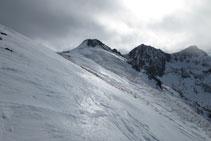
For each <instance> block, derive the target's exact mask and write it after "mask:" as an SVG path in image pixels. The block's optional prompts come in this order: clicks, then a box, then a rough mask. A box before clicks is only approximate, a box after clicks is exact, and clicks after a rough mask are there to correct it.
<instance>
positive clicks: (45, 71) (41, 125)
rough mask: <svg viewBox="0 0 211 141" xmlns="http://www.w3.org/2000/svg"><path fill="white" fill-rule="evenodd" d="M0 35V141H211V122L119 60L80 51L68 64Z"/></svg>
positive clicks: (43, 50) (24, 41)
mask: <svg viewBox="0 0 211 141" xmlns="http://www.w3.org/2000/svg"><path fill="white" fill-rule="evenodd" d="M0 31H1V32H3V33H6V34H7V35H3V34H0V37H1V39H2V40H0V140H1V141H14V140H15V141H37V140H43V141H67V140H68V141H69V140H91V141H95V140H96V141H100V140H108V141H110V140H121V141H123V140H146V141H149V140H155V141H157V140H163V141H169V140H175V141H178V140H181V141H183V140H184V141H199V140H201V141H209V140H211V129H210V128H211V125H210V124H209V122H207V121H206V120H204V119H203V118H202V117H201V116H199V115H198V114H196V113H195V112H194V111H193V110H191V109H190V108H189V107H188V106H186V105H185V104H184V103H183V102H182V101H181V100H180V99H179V98H177V97H179V96H178V93H176V92H175V91H173V90H171V89H170V88H169V87H166V88H165V90H163V91H159V90H158V89H156V88H155V87H156V86H153V85H149V84H151V83H150V82H147V77H146V76H145V75H144V74H143V75H142V74H138V73H137V72H136V71H135V70H134V69H132V68H131V66H130V65H128V64H127V63H126V61H125V60H124V58H122V57H121V56H118V55H117V54H115V53H111V52H108V51H104V50H102V49H98V48H96V49H95V48H91V49H90V48H83V47H81V48H78V49H75V50H74V51H72V53H71V54H73V57H72V56H70V55H69V54H68V53H65V54H64V57H65V58H68V59H69V60H70V61H69V60H67V59H65V58H63V57H62V56H60V55H59V54H57V53H54V52H53V51H51V50H49V49H47V48H45V47H43V46H42V45H40V44H37V43H35V42H34V41H32V40H30V39H28V38H26V37H24V36H22V35H20V34H18V33H16V32H14V31H12V30H10V29H8V28H5V27H4V26H0ZM84 47H85V46H84ZM98 53H100V54H98ZM90 55H91V56H90ZM99 59H101V60H99ZM104 59H105V60H104ZM98 61H100V63H101V64H103V65H100V64H98ZM109 61H111V62H112V64H110V63H111V62H109ZM109 64H110V65H109ZM107 65H108V66H107ZM105 66H107V68H106V67H105ZM122 68H124V70H121V69H122ZM118 72H120V74H118ZM136 74H137V76H136ZM140 76H142V77H143V79H142V77H140ZM145 81H146V82H145ZM172 95H173V96H172Z"/></svg>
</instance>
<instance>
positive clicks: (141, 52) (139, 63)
mask: <svg viewBox="0 0 211 141" xmlns="http://www.w3.org/2000/svg"><path fill="white" fill-rule="evenodd" d="M170 58H171V56H170V54H167V53H164V52H163V51H161V50H160V49H155V48H153V47H151V46H147V45H144V44H142V45H140V46H138V47H136V48H135V49H133V50H132V51H131V52H129V54H128V63H130V64H131V65H132V66H133V68H135V69H136V70H137V71H140V70H141V69H144V70H145V71H146V73H147V74H149V75H152V76H157V75H158V76H162V75H163V73H164V71H165V65H166V63H167V62H169V61H170Z"/></svg>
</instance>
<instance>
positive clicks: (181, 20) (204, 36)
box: [149, 0, 211, 51]
mask: <svg viewBox="0 0 211 141" xmlns="http://www.w3.org/2000/svg"><path fill="white" fill-rule="evenodd" d="M187 8H188V7H187ZM149 28H150V29H151V30H153V31H154V32H157V33H160V34H166V37H167V36H171V35H175V34H185V35H186V37H184V38H183V37H181V39H178V41H177V42H178V44H176V45H175V47H176V48H180V49H182V48H184V47H187V46H189V45H192V44H196V45H198V46H199V47H200V48H202V49H204V50H207V51H209V50H211V40H210V37H211V32H209V31H208V30H209V29H211V1H210V0H204V1H201V3H199V5H198V6H196V7H194V8H193V9H191V10H190V11H187V12H180V11H178V13H173V14H170V15H168V16H166V17H164V18H163V20H162V21H161V22H159V23H150V24H149ZM175 40H176V39H175ZM178 46H179V47H178Z"/></svg>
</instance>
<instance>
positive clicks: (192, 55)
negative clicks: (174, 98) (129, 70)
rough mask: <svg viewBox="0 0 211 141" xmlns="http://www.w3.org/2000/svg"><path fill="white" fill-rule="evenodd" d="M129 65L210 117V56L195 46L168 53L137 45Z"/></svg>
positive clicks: (130, 56) (130, 57) (129, 58)
mask: <svg viewBox="0 0 211 141" xmlns="http://www.w3.org/2000/svg"><path fill="white" fill-rule="evenodd" d="M127 57H128V62H129V63H130V64H132V66H133V67H134V68H136V69H137V70H138V71H139V70H143V71H145V72H146V73H147V74H148V75H150V76H153V78H156V80H159V81H161V82H162V83H164V84H165V85H168V86H169V87H171V88H172V89H174V90H176V91H177V92H179V94H180V95H181V97H182V98H183V99H185V100H186V102H187V103H189V104H190V105H191V106H193V107H194V108H195V109H196V110H197V112H198V113H200V114H202V115H205V117H208V118H211V57H210V56H208V55H207V53H206V52H204V51H202V50H200V49H199V48H198V47H196V46H190V47H188V48H186V49H184V50H182V51H180V52H177V53H173V54H167V53H164V52H163V51H161V50H159V49H155V48H153V47H151V46H146V45H143V44H142V45H140V46H138V47H136V48H135V49H133V50H132V51H131V52H130V53H129V54H128V55H127Z"/></svg>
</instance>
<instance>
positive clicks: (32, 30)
mask: <svg viewBox="0 0 211 141" xmlns="http://www.w3.org/2000/svg"><path fill="white" fill-rule="evenodd" d="M0 23H1V24H3V25H5V26H8V27H10V28H12V29H14V30H16V31H18V32H20V33H22V34H24V35H26V36H28V37H30V38H32V39H34V40H36V41H37V42H41V43H43V44H45V45H46V46H48V47H49V48H52V49H53V50H56V51H61V50H66V49H71V48H74V47H76V46H78V45H79V44H80V43H81V42H82V41H83V40H84V39H87V38H97V39H100V40H101V41H102V42H104V43H105V44H107V45H108V46H110V47H112V48H117V49H119V50H120V51H129V50H131V49H133V48H134V47H136V46H138V45H139V44H142V43H144V44H148V45H152V46H154V47H156V48H160V49H162V50H164V51H168V52H175V51H178V50H181V49H184V48H185V47H188V46H190V45H197V46H198V47H199V48H201V49H204V50H207V51H208V50H209V51H211V0H174V1H173V0H0Z"/></svg>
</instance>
